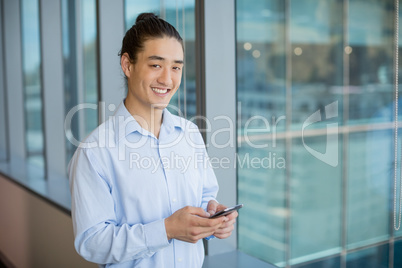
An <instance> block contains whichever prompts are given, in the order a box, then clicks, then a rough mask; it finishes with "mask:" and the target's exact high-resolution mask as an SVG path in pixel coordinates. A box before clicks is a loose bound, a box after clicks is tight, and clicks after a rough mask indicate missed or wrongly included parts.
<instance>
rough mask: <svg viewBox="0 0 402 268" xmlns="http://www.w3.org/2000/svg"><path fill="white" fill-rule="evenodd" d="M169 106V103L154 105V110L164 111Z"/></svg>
mask: <svg viewBox="0 0 402 268" xmlns="http://www.w3.org/2000/svg"><path fill="white" fill-rule="evenodd" d="M167 106H168V103H158V104H153V105H152V108H154V109H156V110H163V109H165V108H166V107H167Z"/></svg>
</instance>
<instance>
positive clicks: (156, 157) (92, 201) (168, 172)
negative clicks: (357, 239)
mask: <svg viewBox="0 0 402 268" xmlns="http://www.w3.org/2000/svg"><path fill="white" fill-rule="evenodd" d="M137 120H138V119H137ZM68 170H69V177H70V189H71V194H72V208H71V214H72V219H73V227H74V235H75V242H74V245H75V248H76V250H77V252H78V253H79V254H80V255H81V256H82V257H84V258H85V259H87V260H88V261H91V262H95V263H98V264H100V267H141V268H145V267H150V268H151V267H152V268H153V267H158V268H163V267H166V268H172V267H176V268H180V267H183V268H189V267H191V268H196V267H201V266H202V263H203V260H204V247H203V243H202V240H199V241H198V242H197V243H195V244H191V243H187V242H183V241H180V240H175V239H172V240H170V241H168V239H167V235H166V229H165V224H164V219H165V218H167V217H169V216H170V215H172V213H174V212H175V211H177V210H178V209H181V208H183V207H185V206H194V207H202V208H203V209H204V210H206V207H207V204H208V201H210V200H212V199H215V197H216V194H217V192H218V184H217V181H216V177H215V174H214V172H213V170H212V167H211V165H210V163H209V161H208V157H207V153H206V150H205V145H204V142H203V139H202V136H201V134H200V132H199V130H198V128H197V126H196V125H195V124H193V123H191V122H190V121H188V120H185V119H183V118H180V117H178V116H175V115H172V114H171V113H170V112H169V111H167V110H166V109H165V110H164V111H163V122H162V126H161V129H160V134H159V139H157V138H156V137H155V136H154V135H153V134H152V133H150V132H148V131H146V130H144V129H143V128H141V126H140V125H139V124H138V122H137V121H136V120H135V119H134V118H133V117H132V116H131V115H130V113H129V112H128V111H127V109H126V107H125V106H124V104H123V102H122V103H121V104H120V105H119V107H118V108H117V110H116V112H115V115H114V116H113V117H111V118H110V119H109V120H107V121H106V122H105V123H103V124H102V125H100V126H99V127H98V128H97V129H96V130H95V131H93V132H92V133H91V134H90V135H89V136H88V137H87V138H86V139H85V141H84V142H83V143H81V145H80V146H79V148H78V149H77V151H76V152H75V154H74V156H73V158H72V159H71V162H70V165H69V168H68Z"/></svg>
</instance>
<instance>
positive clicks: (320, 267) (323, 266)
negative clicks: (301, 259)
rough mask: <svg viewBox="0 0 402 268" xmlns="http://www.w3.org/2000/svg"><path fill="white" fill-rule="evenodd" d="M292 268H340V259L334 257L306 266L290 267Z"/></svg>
mask: <svg viewBox="0 0 402 268" xmlns="http://www.w3.org/2000/svg"><path fill="white" fill-rule="evenodd" d="M292 267H294V268H339V267H341V258H340V257H334V258H329V259H325V260H320V261H316V262H311V263H308V264H300V265H295V266H292Z"/></svg>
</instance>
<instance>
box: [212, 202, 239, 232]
mask: <svg viewBox="0 0 402 268" xmlns="http://www.w3.org/2000/svg"><path fill="white" fill-rule="evenodd" d="M225 208H227V207H226V206H224V205H222V204H219V203H218V202H216V201H215V200H211V201H209V202H208V206H207V211H208V213H209V214H210V215H211V216H212V215H214V214H215V213H216V212H219V211H221V210H224V209H225ZM238 215H239V214H238V213H237V211H234V212H232V213H230V214H229V215H226V216H224V217H225V218H226V220H225V222H224V223H223V224H222V226H221V227H220V228H219V229H218V230H216V231H215V233H214V236H215V237H217V238H219V239H223V238H227V237H229V236H230V235H231V234H232V231H233V229H234V224H235V222H236V218H237V216H238Z"/></svg>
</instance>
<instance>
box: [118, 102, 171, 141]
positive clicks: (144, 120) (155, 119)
mask: <svg viewBox="0 0 402 268" xmlns="http://www.w3.org/2000/svg"><path fill="white" fill-rule="evenodd" d="M124 105H125V106H126V108H127V110H128V112H129V113H130V114H131V115H132V116H133V117H134V119H135V120H136V121H137V122H138V124H140V126H141V127H142V128H143V129H145V130H147V131H149V132H151V133H152V134H154V135H155V137H156V138H159V132H160V129H161V125H162V114H163V110H162V109H155V108H152V107H149V108H148V109H144V107H141V106H140V105H136V104H134V103H132V102H131V101H130V100H129V98H127V99H126V101H125V102H124Z"/></svg>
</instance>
